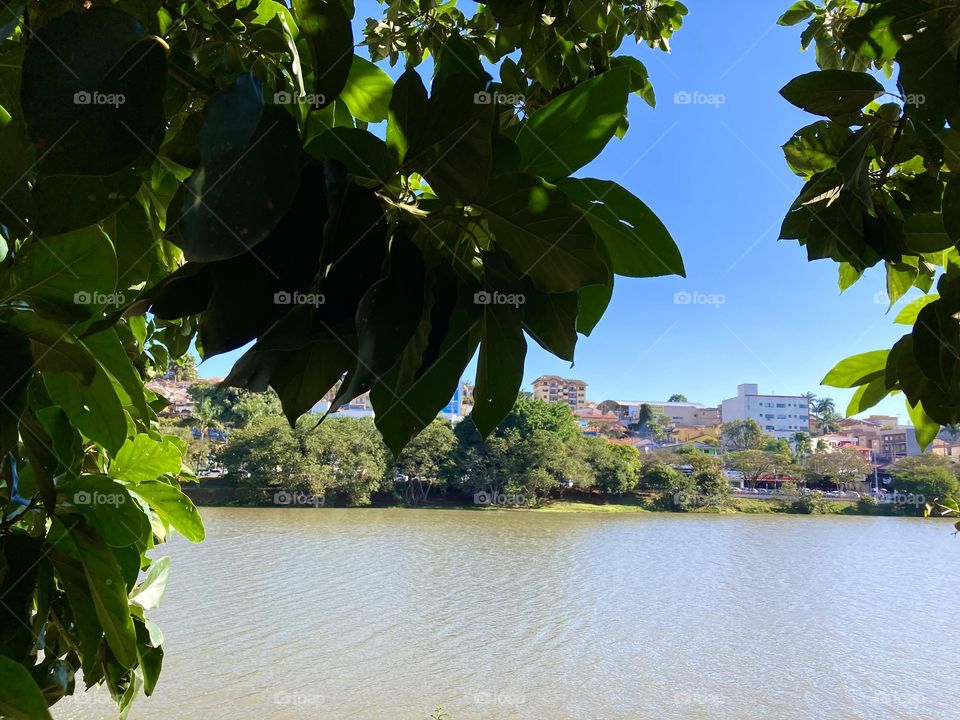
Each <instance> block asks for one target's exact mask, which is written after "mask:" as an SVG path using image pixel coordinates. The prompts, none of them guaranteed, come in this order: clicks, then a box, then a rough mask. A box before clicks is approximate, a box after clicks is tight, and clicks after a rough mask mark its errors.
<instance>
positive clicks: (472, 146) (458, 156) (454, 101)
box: [401, 75, 494, 202]
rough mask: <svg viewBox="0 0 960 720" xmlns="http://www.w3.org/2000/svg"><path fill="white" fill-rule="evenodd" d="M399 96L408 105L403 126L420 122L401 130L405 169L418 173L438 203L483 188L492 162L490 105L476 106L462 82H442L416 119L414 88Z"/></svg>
mask: <svg viewBox="0 0 960 720" xmlns="http://www.w3.org/2000/svg"><path fill="white" fill-rule="evenodd" d="M458 77H461V78H462V77H463V76H462V75H460V76H458ZM401 79H402V78H401ZM410 82H411V83H413V81H412V80H411V81H410ZM414 84H415V83H414ZM405 92H406V93H407V94H408V95H411V97H409V98H407V100H406V102H407V103H408V104H412V106H411V108H410V109H409V110H408V113H409V114H410V117H409V118H408V119H407V122H408V123H417V122H420V123H422V124H421V125H419V126H412V125H409V124H408V126H407V127H408V131H407V132H408V134H409V137H408V141H409V147H408V149H407V155H406V159H405V160H404V166H405V168H406V169H408V170H412V171H416V172H419V173H420V174H421V175H423V176H424V177H425V178H426V179H427V182H429V183H430V186H431V187H432V188H433V190H434V192H436V194H437V196H438V197H439V198H440V199H441V200H445V201H447V202H469V201H471V200H473V199H474V198H476V197H477V196H478V195H479V194H480V193H481V192H483V190H484V188H486V187H487V182H488V180H489V177H490V170H491V166H492V164H493V151H492V147H491V139H490V138H491V135H492V128H493V122H494V107H493V105H485V104H478V103H477V102H476V101H475V98H474V94H473V86H472V85H470V84H469V83H468V82H466V81H464V82H446V83H443V84H442V85H440V86H439V87H435V88H434V91H433V95H432V96H431V97H430V100H429V101H428V103H427V107H426V110H424V111H423V116H422V120H421V119H419V118H418V117H417V115H418V113H419V107H418V105H417V104H418V103H419V102H420V100H419V97H417V94H418V93H419V89H418V88H416V87H414V88H409V87H407V88H406V89H405ZM464 168H470V171H469V172H464Z"/></svg>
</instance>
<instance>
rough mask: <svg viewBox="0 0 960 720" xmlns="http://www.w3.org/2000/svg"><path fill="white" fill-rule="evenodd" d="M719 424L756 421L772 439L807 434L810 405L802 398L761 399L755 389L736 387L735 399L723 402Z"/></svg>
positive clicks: (752, 386) (747, 384)
mask: <svg viewBox="0 0 960 720" xmlns="http://www.w3.org/2000/svg"><path fill="white" fill-rule="evenodd" d="M722 408H723V421H724V422H725V423H726V422H730V421H731V420H751V419H752V420H756V421H757V422H758V423H760V427H761V428H762V429H763V431H764V432H767V433H769V434H770V435H773V436H774V437H775V438H788V439H789V438H791V437H793V434H794V433H796V432H805V433H809V432H810V403H809V402H808V401H807V399H806V398H805V397H803V396H802V395H761V394H760V393H759V391H758V390H757V386H756V385H754V384H752V383H744V384H743V385H738V386H737V396H736V397H735V398H730V399H729V400H724V401H723V405H722Z"/></svg>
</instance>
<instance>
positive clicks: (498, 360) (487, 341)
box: [470, 296, 527, 439]
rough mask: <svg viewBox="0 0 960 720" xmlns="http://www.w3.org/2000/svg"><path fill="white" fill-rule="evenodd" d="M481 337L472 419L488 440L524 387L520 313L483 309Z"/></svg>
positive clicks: (514, 309)
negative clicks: (522, 386) (521, 386)
mask: <svg viewBox="0 0 960 720" xmlns="http://www.w3.org/2000/svg"><path fill="white" fill-rule="evenodd" d="M495 297H496V296H492V298H494V299H495ZM480 334H481V339H480V357H479V359H478V361H477V377H476V386H475V389H474V392H473V400H474V406H473V411H472V412H471V413H470V417H471V418H472V419H473V422H474V425H476V426H477V430H478V431H479V432H480V436H481V437H483V438H484V439H486V438H487V437H489V436H490V433H492V432H493V431H494V430H495V429H496V427H497V425H499V424H500V421H501V420H503V418H505V417H506V416H507V414H508V413H509V412H510V409H511V408H512V407H513V405H514V403H516V401H517V394H518V393H519V392H520V385H521V384H522V383H523V362H524V358H525V357H526V354H527V342H526V340H525V339H524V337H523V330H522V329H521V327H520V309H519V308H518V307H511V306H510V305H504V304H498V303H496V302H490V303H488V304H486V305H484V306H483V317H482V320H481V324H480Z"/></svg>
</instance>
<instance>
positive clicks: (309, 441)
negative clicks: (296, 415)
mask: <svg viewBox="0 0 960 720" xmlns="http://www.w3.org/2000/svg"><path fill="white" fill-rule="evenodd" d="M302 422H305V423H306V424H307V425H308V426H313V425H316V421H312V422H311V420H310V418H309V416H307V417H306V418H304V420H303V421H302ZM297 427H298V428H299V427H300V423H298V424H297ZM304 446H305V449H306V451H307V452H309V453H310V454H312V455H314V456H315V457H316V458H317V459H318V462H320V463H322V464H323V465H324V466H326V467H329V468H330V469H331V471H332V483H331V487H332V489H333V490H335V491H336V492H338V493H342V494H343V495H344V496H345V497H346V501H347V503H348V504H349V505H369V504H370V499H371V497H370V496H371V494H372V493H373V492H375V491H377V490H380V489H381V488H382V487H383V484H384V479H385V476H386V472H387V465H388V456H389V453H388V451H387V447H386V445H384V443H383V440H382V439H381V437H380V433H379V432H378V431H377V428H376V425H374V424H373V418H359V419H357V418H330V419H328V420H326V421H325V422H324V423H323V424H321V425H320V426H319V427H318V428H316V429H315V430H314V431H312V432H310V433H308V434H307V435H306V436H305V438H304Z"/></svg>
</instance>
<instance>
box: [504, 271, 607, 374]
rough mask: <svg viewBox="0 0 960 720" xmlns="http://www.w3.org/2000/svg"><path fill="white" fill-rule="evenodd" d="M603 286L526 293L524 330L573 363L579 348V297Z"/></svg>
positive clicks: (530, 290) (523, 313) (551, 351)
mask: <svg viewBox="0 0 960 720" xmlns="http://www.w3.org/2000/svg"><path fill="white" fill-rule="evenodd" d="M596 287H599V286H597V285H587V286H586V287H585V288H582V289H581V290H580V292H579V293H575V292H567V293H545V292H540V291H539V290H537V289H536V288H529V289H527V290H525V292H524V303H523V306H522V310H523V312H522V318H523V329H524V330H526V331H527V333H528V334H529V335H530V337H532V338H533V339H534V340H536V341H537V344H538V345H540V347H542V348H543V349H544V350H546V351H547V352H550V353H553V354H554V355H556V356H557V357H558V358H560V359H561V360H567V361H568V362H573V354H574V351H575V350H576V347H577V321H578V317H579V311H580V306H579V300H580V298H581V297H582V293H584V291H586V290H589V289H591V288H596Z"/></svg>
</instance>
